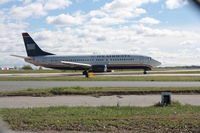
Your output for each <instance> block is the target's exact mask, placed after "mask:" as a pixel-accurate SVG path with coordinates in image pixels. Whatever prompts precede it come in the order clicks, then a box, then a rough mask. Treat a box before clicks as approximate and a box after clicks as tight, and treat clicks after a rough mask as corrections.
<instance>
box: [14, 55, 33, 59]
mask: <svg viewBox="0 0 200 133" xmlns="http://www.w3.org/2000/svg"><path fill="white" fill-rule="evenodd" d="M10 56H14V57H18V58H22V59H31V58H30V57H26V56H20V55H10Z"/></svg>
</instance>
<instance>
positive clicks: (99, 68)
mask: <svg viewBox="0 0 200 133" xmlns="http://www.w3.org/2000/svg"><path fill="white" fill-rule="evenodd" d="M91 71H92V72H107V71H108V70H107V66H106V65H93V66H92V68H91Z"/></svg>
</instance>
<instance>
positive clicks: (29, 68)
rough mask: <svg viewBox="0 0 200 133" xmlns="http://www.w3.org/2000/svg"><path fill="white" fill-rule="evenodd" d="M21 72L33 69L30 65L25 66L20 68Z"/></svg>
mask: <svg viewBox="0 0 200 133" xmlns="http://www.w3.org/2000/svg"><path fill="white" fill-rule="evenodd" d="M22 69H23V70H33V68H32V67H31V66H30V65H25V66H23V67H22Z"/></svg>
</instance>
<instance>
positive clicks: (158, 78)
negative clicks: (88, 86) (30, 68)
mask: <svg viewBox="0 0 200 133" xmlns="http://www.w3.org/2000/svg"><path fill="white" fill-rule="evenodd" d="M0 81H200V76H106V77H103V76H96V77H94V78H85V77H83V76H73V77H72V76H71V77H64V76H63V77H0Z"/></svg>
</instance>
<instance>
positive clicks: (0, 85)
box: [0, 81, 200, 91]
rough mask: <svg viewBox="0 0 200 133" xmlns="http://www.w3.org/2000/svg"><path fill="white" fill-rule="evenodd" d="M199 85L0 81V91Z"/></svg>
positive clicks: (193, 84) (199, 84)
mask: <svg viewBox="0 0 200 133" xmlns="http://www.w3.org/2000/svg"><path fill="white" fill-rule="evenodd" d="M77 86H79V87H200V82H190V81H188V82H186V81H0V91H12V90H22V89H28V88H32V89H42V88H52V87H77Z"/></svg>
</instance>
